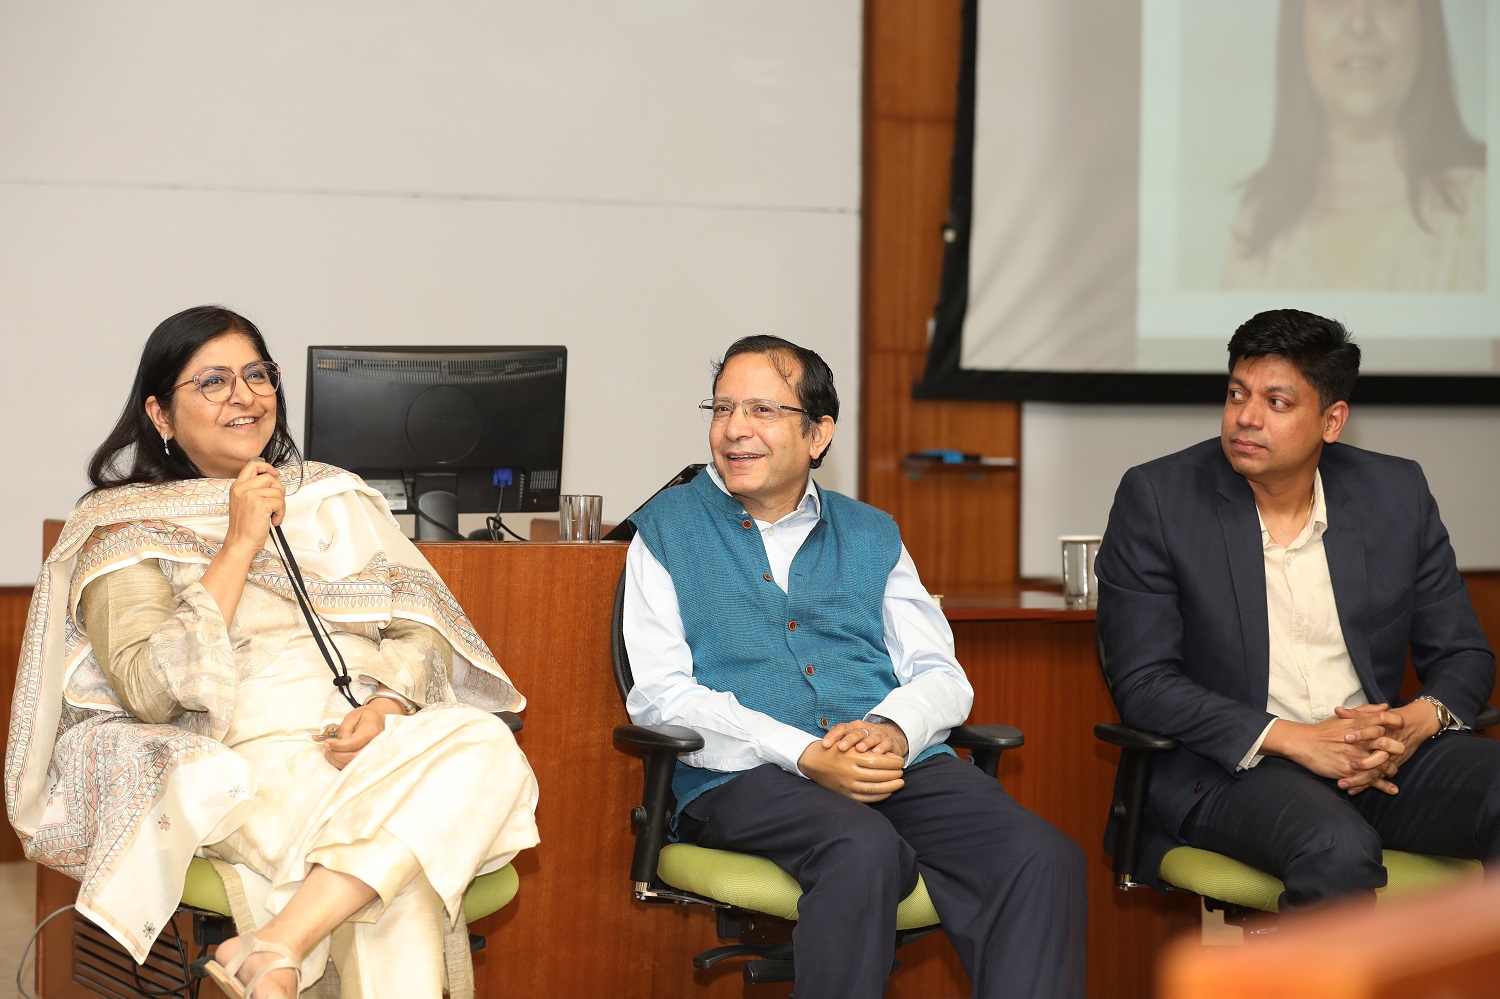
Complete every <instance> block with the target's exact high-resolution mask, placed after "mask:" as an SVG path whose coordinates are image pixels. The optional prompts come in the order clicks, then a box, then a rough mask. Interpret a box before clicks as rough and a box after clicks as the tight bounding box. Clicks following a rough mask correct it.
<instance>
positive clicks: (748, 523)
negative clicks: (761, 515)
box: [740, 520, 755, 530]
mask: <svg viewBox="0 0 1500 999" xmlns="http://www.w3.org/2000/svg"><path fill="white" fill-rule="evenodd" d="M740 526H741V527H743V528H745V529H746V530H749V529H750V528H752V527H754V526H755V521H753V520H742V521H740Z"/></svg>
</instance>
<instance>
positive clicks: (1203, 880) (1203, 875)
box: [1094, 640, 1500, 925]
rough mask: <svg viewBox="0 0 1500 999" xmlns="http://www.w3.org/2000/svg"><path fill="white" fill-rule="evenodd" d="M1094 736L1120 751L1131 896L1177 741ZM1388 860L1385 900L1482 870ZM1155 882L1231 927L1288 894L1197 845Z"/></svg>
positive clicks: (1125, 875)
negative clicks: (1150, 816)
mask: <svg viewBox="0 0 1500 999" xmlns="http://www.w3.org/2000/svg"><path fill="white" fill-rule="evenodd" d="M1098 652H1099V665H1100V668H1101V669H1102V668H1103V666H1104V661H1105V660H1104V655H1105V652H1104V643H1103V641H1102V640H1101V641H1100V642H1099V643H1098ZM1496 722H1500V709H1496V708H1494V707H1490V706H1486V707H1485V709H1484V710H1483V711H1481V712H1480V715H1479V718H1478V720H1477V721H1476V723H1475V728H1476V729H1478V730H1480V731H1483V730H1484V729H1485V728H1487V727H1489V726H1490V725H1493V724H1495V723H1496ZM1094 735H1095V737H1096V738H1098V739H1100V740H1102V741H1104V742H1107V743H1109V744H1110V745H1113V746H1118V747H1120V763H1119V769H1118V770H1117V772H1116V776H1115V791H1114V800H1113V801H1112V802H1111V803H1110V815H1111V818H1112V820H1113V821H1114V823H1115V844H1114V846H1115V850H1114V863H1113V865H1112V869H1113V871H1114V875H1115V887H1116V888H1119V889H1120V890H1122V891H1128V890H1130V889H1131V888H1138V887H1140V886H1141V885H1142V884H1143V883H1144V882H1141V881H1139V880H1137V877H1136V873H1137V871H1138V870H1139V864H1140V854H1141V849H1140V848H1141V827H1142V824H1143V823H1144V821H1145V817H1146V791H1147V789H1148V788H1149V786H1150V782H1151V761H1152V758H1153V757H1154V756H1155V755H1157V754H1159V753H1165V752H1169V751H1171V750H1173V749H1176V748H1177V746H1178V742H1177V740H1176V739H1173V738H1171V737H1170V736H1164V735H1157V734H1155V733H1152V732H1146V731H1143V730H1141V729H1138V728H1132V727H1131V726H1129V725H1123V724H1118V723H1109V722H1101V723H1100V724H1097V725H1095V726H1094ZM1383 862H1384V864H1385V869H1386V872H1387V875H1388V880H1387V882H1386V885H1385V887H1384V888H1380V889H1377V890H1376V893H1375V894H1376V897H1377V898H1378V899H1379V900H1381V901H1383V902H1384V901H1390V900H1393V899H1397V898H1401V897H1403V896H1408V895H1413V894H1417V893H1419V892H1423V891H1426V890H1428V889H1430V888H1436V887H1439V886H1441V885H1444V884H1448V883H1449V882H1453V881H1457V880H1460V879H1462V878H1468V877H1477V876H1478V875H1479V873H1480V871H1481V865H1480V863H1479V861H1477V860H1462V859H1459V858H1457V857H1437V856H1431V855H1428V854H1421V853H1407V852H1405V851H1402V850H1386V851H1385V853H1384V858H1383ZM1157 877H1158V878H1159V879H1160V880H1161V881H1162V882H1163V883H1164V884H1166V885H1167V886H1169V887H1171V888H1174V889H1178V890H1181V891H1188V892H1192V893H1194V894H1196V895H1200V896H1202V898H1203V904H1204V906H1205V907H1206V908H1207V909H1209V910H1210V911H1220V910H1222V911H1223V913H1224V920H1225V922H1228V923H1232V924H1235V925H1243V924H1245V923H1246V922H1249V921H1251V920H1257V921H1260V920H1263V919H1264V917H1265V916H1266V914H1267V913H1275V912H1276V911H1278V908H1279V899H1280V898H1281V894H1282V892H1283V891H1284V890H1285V886H1284V885H1283V884H1282V882H1281V879H1280V878H1277V877H1275V876H1273V875H1271V874H1267V873H1266V872H1265V871H1262V870H1258V869H1257V868H1254V867H1251V866H1250V865H1249V864H1246V863H1243V862H1241V861H1238V860H1235V859H1234V858H1232V857H1227V856H1225V855H1224V854H1222V853H1214V852H1213V851H1211V850H1200V849H1198V848H1197V847H1192V846H1178V847H1175V848H1173V849H1171V850H1169V851H1168V852H1167V854H1166V856H1165V857H1163V858H1162V862H1161V867H1160V870H1159V873H1158V875H1157Z"/></svg>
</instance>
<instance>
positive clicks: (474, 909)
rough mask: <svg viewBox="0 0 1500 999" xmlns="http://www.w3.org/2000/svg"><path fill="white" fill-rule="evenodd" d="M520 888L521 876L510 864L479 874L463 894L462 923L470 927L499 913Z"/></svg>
mask: <svg viewBox="0 0 1500 999" xmlns="http://www.w3.org/2000/svg"><path fill="white" fill-rule="evenodd" d="M520 887H521V876H520V875H519V874H517V873H516V869H515V867H514V866H513V865H511V864H506V865H505V866H504V867H502V868H500V869H499V870H498V871H491V872H490V873H488V874H481V875H480V876H479V877H477V878H475V879H474V880H473V881H470V882H469V889H468V891H466V892H464V921H465V922H467V923H469V924H470V925H472V924H474V923H477V922H479V921H480V920H481V919H483V918H484V917H485V916H488V915H489V914H490V913H492V912H499V911H500V910H501V909H503V908H505V907H506V906H507V905H509V904H510V900H511V899H513V898H515V897H516V890H517V889H518V888H520Z"/></svg>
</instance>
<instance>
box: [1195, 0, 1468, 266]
mask: <svg viewBox="0 0 1500 999" xmlns="http://www.w3.org/2000/svg"><path fill="white" fill-rule="evenodd" d="M1486 211H1487V206H1486V197H1485V146H1484V144H1483V143H1482V142H1479V141H1478V140H1476V139H1475V138H1474V137H1473V136H1472V135H1470V134H1469V132H1468V130H1467V128H1466V127H1465V126H1464V123H1463V119H1462V117H1461V116H1460V114H1459V110H1458V103H1457V100H1456V98H1455V96H1454V85H1453V70H1452V63H1451V60H1450V58H1449V52H1448V33H1447V27H1446V25H1445V23H1444V20H1443V7H1442V4H1440V3H1438V2H1437V0H1283V2H1282V6H1281V14H1280V25H1279V38H1278V54H1277V85H1276V120H1275V125H1274V128H1273V132H1272V136H1271V150H1270V154H1269V156H1268V157H1267V160H1266V163H1265V165H1263V166H1262V167H1261V168H1260V170H1258V171H1257V172H1256V173H1255V174H1254V175H1253V176H1251V178H1250V179H1249V181H1247V182H1246V184H1245V194H1244V199H1243V201H1242V202H1241V204H1240V211H1239V215H1238V217H1237V218H1236V220H1235V223H1234V231H1233V236H1232V239H1231V246H1230V250H1229V255H1228V258H1227V260H1226V262H1225V266H1224V277H1223V285H1224V287H1225V288H1230V289H1256V288H1275V289H1286V290H1307V291H1316V290H1350V291H1404V292H1478V291H1483V290H1484V289H1485V216H1486Z"/></svg>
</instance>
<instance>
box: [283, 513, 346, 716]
mask: <svg viewBox="0 0 1500 999" xmlns="http://www.w3.org/2000/svg"><path fill="white" fill-rule="evenodd" d="M271 544H272V546H273V547H275V549H276V554H277V555H279V556H281V564H282V565H283V566H284V567H285V568H286V575H287V579H288V580H290V581H291V584H292V592H293V593H294V594H296V596H297V606H299V607H301V608H302V616H303V617H305V618H307V626H308V628H310V629H312V635H313V640H314V641H316V642H317V643H318V651H319V652H321V653H323V661H324V662H325V663H327V664H328V668H329V669H330V670H332V671H333V685H334V686H335V687H337V688H338V689H339V693H341V694H343V695H344V700H346V701H348V702H349V704H350V705H351V706H353V707H356V708H357V707H359V706H360V705H359V702H358V701H356V700H355V699H354V695H353V694H351V693H349V684H350V683H352V682H353V681H352V680H351V679H350V677H349V667H348V666H347V665H346V664H345V663H344V655H343V653H342V652H340V651H339V647H338V646H337V645H335V644H334V642H333V636H332V635H329V634H328V629H327V627H326V626H325V625H324V624H323V619H322V618H320V617H318V615H317V613H316V612H315V611H314V610H313V608H312V598H311V597H310V596H308V593H307V584H306V583H305V582H303V580H302V570H301V569H300V568H298V567H297V559H296V557H295V556H294V555H293V554H292V546H291V545H289V544H287V540H286V535H285V534H283V533H281V527H280V525H278V524H272V525H271ZM325 639H326V640H327V641H326V644H325V641H324V640H325ZM330 648H331V649H332V650H333V651H332V653H330V652H329V651H328V650H329V649H330ZM335 656H336V657H338V664H337V665H335V664H334V661H333V660H334V657H335Z"/></svg>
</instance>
